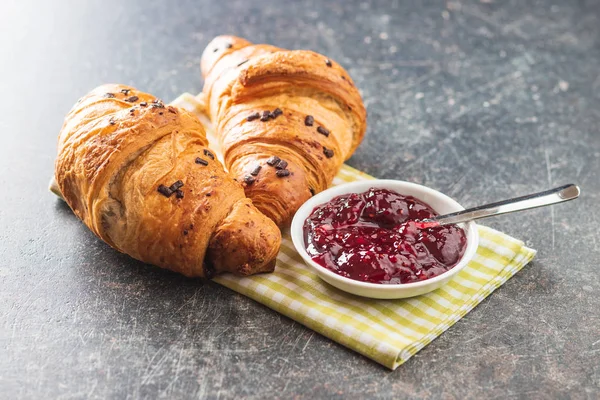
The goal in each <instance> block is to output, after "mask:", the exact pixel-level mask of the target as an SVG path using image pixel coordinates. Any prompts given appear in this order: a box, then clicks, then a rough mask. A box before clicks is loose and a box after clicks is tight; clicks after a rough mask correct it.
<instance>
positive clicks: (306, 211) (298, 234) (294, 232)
mask: <svg viewBox="0 0 600 400" xmlns="http://www.w3.org/2000/svg"><path fill="white" fill-rule="evenodd" d="M398 186H402V187H404V188H410V189H414V190H415V191H419V192H421V193H423V194H429V195H431V196H433V197H437V198H438V199H441V200H443V201H444V202H445V203H447V204H448V205H450V206H451V207H453V208H455V211H460V210H464V207H463V206H461V205H460V204H459V203H458V202H457V201H456V200H454V199H452V198H451V197H449V196H448V195H445V194H444V193H442V192H439V191H437V190H435V189H432V188H430V187H427V186H423V185H420V184H418V183H412V182H406V181H401V180H395V179H367V180H360V181H354V182H348V183H344V184H340V185H336V186H332V187H330V188H328V189H326V190H324V191H322V192H320V193H318V194H317V195H315V196H313V197H312V198H310V199H309V200H307V201H306V202H305V203H304V204H303V205H302V206H301V207H300V208H299V209H298V210H297V211H296V213H295V214H294V218H293V219H292V224H291V226H290V236H291V238H292V243H293V244H294V247H295V248H296V251H297V252H298V254H300V256H301V257H302V259H303V260H304V261H305V262H306V263H307V264H308V265H310V266H311V267H312V268H314V269H315V272H317V273H318V274H319V273H322V274H325V275H326V276H327V277H329V278H331V279H333V280H336V281H339V282H341V283H343V284H345V285H351V286H355V287H357V288H361V289H367V290H377V291H385V292H394V291H404V290H411V291H412V290H415V289H419V288H423V287H427V286H433V285H435V284H436V283H439V282H443V281H447V280H450V279H451V278H452V277H453V276H454V275H456V274H458V273H459V272H460V271H461V270H462V269H463V268H464V267H465V266H466V265H467V264H468V263H469V261H471V259H472V258H473V256H474V255H475V253H476V251H477V248H478V246H479V233H478V231H477V225H476V224H475V222H473V221H470V222H467V223H462V224H458V225H459V226H460V227H461V228H463V229H464V230H465V232H466V234H467V235H466V236H467V247H466V248H465V252H464V253H463V255H462V257H461V258H460V261H459V262H458V263H457V264H456V265H455V266H454V267H452V268H451V269H449V270H447V271H446V272H444V273H442V274H440V275H438V276H435V277H433V278H430V279H426V280H424V281H419V282H409V283H400V284H382V283H371V282H362V281H357V280H354V279H351V278H347V277H345V276H342V275H338V274H336V273H335V272H333V271H330V270H329V269H327V268H325V267H323V266H321V265H319V264H317V263H316V262H314V261H313V260H312V258H311V257H310V256H309V255H308V252H307V251H306V247H305V243H304V228H303V226H304V221H305V220H306V218H308V216H309V215H310V214H311V213H312V212H313V210H314V209H315V208H316V207H317V206H319V205H321V204H324V203H326V202H328V201H330V200H331V199H333V198H334V197H337V196H341V195H343V194H347V193H358V192H359V191H366V190H368V189H369V188H370V187H379V188H387V189H390V190H394V191H396V192H398V193H400V194H402V192H401V191H402V189H398V188H397V187H398ZM356 188H358V191H357V189H356ZM410 196H413V195H412V194H411V195H410ZM414 197H417V198H419V197H418V196H414ZM419 200H421V199H420V198H419ZM421 201H424V200H421ZM432 208H433V207H432ZM301 219H302V220H301Z"/></svg>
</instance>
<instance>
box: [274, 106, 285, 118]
mask: <svg viewBox="0 0 600 400" xmlns="http://www.w3.org/2000/svg"><path fill="white" fill-rule="evenodd" d="M281 114H283V111H281V108H276V109H274V110H273V112H272V113H271V118H273V119H275V118H277V117H279V116H280V115H281Z"/></svg>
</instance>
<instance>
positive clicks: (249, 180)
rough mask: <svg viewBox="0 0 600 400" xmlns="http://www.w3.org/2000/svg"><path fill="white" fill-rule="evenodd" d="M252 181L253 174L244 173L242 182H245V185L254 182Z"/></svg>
mask: <svg viewBox="0 0 600 400" xmlns="http://www.w3.org/2000/svg"><path fill="white" fill-rule="evenodd" d="M254 181H256V179H254V177H253V176H250V175H246V176H245V177H244V182H246V184H247V185H252V184H253V183H254Z"/></svg>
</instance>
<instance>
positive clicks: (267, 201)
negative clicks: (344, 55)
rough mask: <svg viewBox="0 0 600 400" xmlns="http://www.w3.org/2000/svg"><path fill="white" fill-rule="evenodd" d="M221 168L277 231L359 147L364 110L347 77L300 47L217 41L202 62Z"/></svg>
mask: <svg viewBox="0 0 600 400" xmlns="http://www.w3.org/2000/svg"><path fill="white" fill-rule="evenodd" d="M201 69H202V75H203V76H204V79H205V84H204V89H203V92H202V94H203V96H204V101H205V103H206V104H205V107H206V112H207V114H208V115H209V117H210V119H211V121H212V123H213V125H214V127H215V131H216V134H217V136H218V138H219V141H220V144H221V147H222V149H223V156H224V161H225V165H226V167H227V168H228V169H229V172H230V173H231V174H233V175H234V176H235V177H236V178H237V179H238V180H239V181H240V182H243V183H242V184H243V186H244V190H245V192H246V195H247V196H248V197H249V198H251V199H252V201H253V203H254V205H256V207H257V208H258V209H259V210H260V211H262V212H263V213H264V214H265V215H267V216H268V217H269V218H271V219H272V220H273V221H275V222H276V223H277V224H278V225H280V226H285V225H287V224H289V222H290V219H291V218H292V217H293V215H294V213H295V212H296V210H297V209H298V207H300V205H301V204H302V203H304V202H305V201H306V200H307V199H308V198H310V197H311V196H312V195H314V194H315V193H317V192H320V191H322V190H324V189H326V188H327V187H328V186H329V185H330V184H331V182H332V181H333V178H334V177H335V175H336V174H337V172H338V171H339V169H340V167H341V166H342V164H343V162H344V161H345V160H346V159H348V158H349V157H350V156H351V155H352V153H353V152H354V150H355V149H356V147H357V146H358V145H359V143H360V142H361V140H362V138H363V136H364V134H365V130H366V110H365V107H364V105H363V103H362V100H361V97H360V94H359V92H358V90H357V89H356V87H355V86H354V83H353V82H352V79H351V78H350V76H349V75H348V73H347V72H346V71H345V70H344V69H343V68H342V67H341V66H340V65H339V64H337V63H335V62H334V61H332V60H331V59H328V58H326V57H325V56H322V55H320V54H317V53H314V52H312V51H306V50H294V51H290V50H284V49H280V48H277V47H274V46H270V45H254V44H252V43H250V42H248V41H247V40H244V39H241V38H238V37H234V36H219V37H217V38H215V39H213V40H212V41H211V42H210V44H209V45H208V46H207V47H206V49H205V50H204V52H203V54H202V59H201Z"/></svg>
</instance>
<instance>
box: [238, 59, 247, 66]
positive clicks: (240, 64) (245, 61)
mask: <svg viewBox="0 0 600 400" xmlns="http://www.w3.org/2000/svg"><path fill="white" fill-rule="evenodd" d="M248 61H250V60H244V61H242V62H241V63H239V64H238V65H237V66H238V67H241V66H242V65H244V64H246V63H247V62H248Z"/></svg>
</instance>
